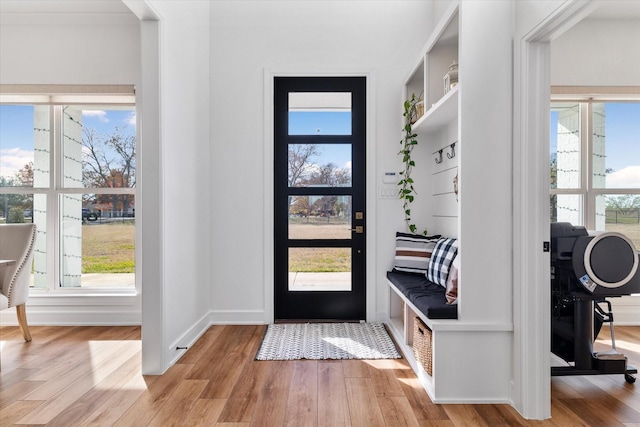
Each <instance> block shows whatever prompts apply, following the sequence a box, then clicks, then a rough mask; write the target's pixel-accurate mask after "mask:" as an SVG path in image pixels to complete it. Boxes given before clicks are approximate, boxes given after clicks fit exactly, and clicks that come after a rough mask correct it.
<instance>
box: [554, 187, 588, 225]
mask: <svg viewBox="0 0 640 427" xmlns="http://www.w3.org/2000/svg"><path fill="white" fill-rule="evenodd" d="M550 208H551V212H550V214H551V215H550V217H551V222H570V223H571V224H573V225H582V218H583V215H582V196H581V195H579V194H552V195H551V203H550Z"/></svg>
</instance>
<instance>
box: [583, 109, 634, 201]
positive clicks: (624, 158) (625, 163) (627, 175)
mask: <svg viewBox="0 0 640 427" xmlns="http://www.w3.org/2000/svg"><path fill="white" fill-rule="evenodd" d="M592 120H593V187H594V188H640V103H637V102H607V103H594V104H593V119H592Z"/></svg>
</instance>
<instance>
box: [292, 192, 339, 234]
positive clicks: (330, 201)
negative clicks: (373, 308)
mask: <svg viewBox="0 0 640 427" xmlns="http://www.w3.org/2000/svg"><path fill="white" fill-rule="evenodd" d="M289 200H290V203H289V238H290V239H351V196H289Z"/></svg>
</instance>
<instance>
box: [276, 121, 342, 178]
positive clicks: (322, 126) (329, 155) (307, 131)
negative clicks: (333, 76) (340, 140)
mask: <svg viewBox="0 0 640 427" xmlns="http://www.w3.org/2000/svg"><path fill="white" fill-rule="evenodd" d="M289 134H290V135H350V134H351V111H323V112H313V111H289ZM318 148H319V150H320V151H321V153H322V154H321V156H318V157H317V158H315V159H313V160H314V162H315V163H317V164H318V165H324V164H327V163H333V164H334V165H336V166H338V167H340V168H349V169H350V168H351V146H350V145H347V144H320V145H319V146H318Z"/></svg>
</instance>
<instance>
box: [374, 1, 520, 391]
mask: <svg viewBox="0 0 640 427" xmlns="http://www.w3.org/2000/svg"><path fill="white" fill-rule="evenodd" d="M434 16H436V17H439V19H436V22H435V24H434V25H433V27H432V28H433V31H432V32H431V36H430V37H429V38H428V39H427V41H426V44H425V46H424V48H423V49H422V50H421V51H420V52H419V55H418V57H417V58H416V61H415V62H414V63H413V64H411V67H410V68H409V72H408V76H407V77H406V79H405V83H404V87H403V88H402V89H403V93H402V96H403V100H411V99H412V98H414V99H419V100H420V101H421V102H422V105H424V108H422V107H421V108H420V109H419V111H418V113H417V117H415V120H414V121H413V122H412V123H411V128H410V131H409V133H410V134H415V139H416V140H417V144H416V146H415V148H414V150H413V154H412V158H413V159H415V160H416V161H415V163H416V165H415V168H414V169H413V172H412V175H411V177H412V179H413V181H415V184H414V185H415V190H416V198H415V200H414V201H413V203H412V205H411V218H412V220H413V221H416V222H419V224H418V227H419V229H420V230H422V229H423V227H424V228H426V229H428V232H429V234H432V235H433V236H431V237H434V236H435V235H442V236H446V237H447V238H450V239H455V240H456V245H457V248H458V252H457V255H456V256H457V257H460V256H461V258H458V259H457V269H458V271H457V274H458V276H457V284H458V288H457V295H456V296H455V298H454V300H451V299H449V300H448V299H447V298H446V296H447V295H446V294H447V290H446V285H445V283H444V282H443V281H440V282H439V283H436V285H435V287H434V286H432V285H433V283H431V284H429V283H427V282H438V281H437V280H436V281H432V280H430V279H431V277H429V280H427V279H426V278H425V276H424V274H423V275H422V276H420V274H419V273H418V274H416V272H415V271H414V272H413V274H406V275H405V274H404V273H396V272H397V270H398V269H397V267H398V265H397V263H396V265H394V268H393V271H390V272H388V273H387V277H385V278H384V279H385V283H387V285H388V288H387V289H388V291H389V308H388V310H389V311H388V312H389V322H388V325H389V330H390V332H391V334H392V336H393V337H394V339H395V341H396V343H397V344H398V346H399V347H400V349H401V350H402V352H403V353H404V355H405V356H406V358H407V360H408V362H409V364H410V365H411V367H412V368H413V370H414V371H415V373H416V375H417V377H418V379H419V380H420V382H421V384H422V385H423V387H424V388H425V390H426V391H427V393H428V394H429V396H430V398H431V399H432V400H433V402H435V403H512V402H513V399H514V394H515V393H517V391H514V390H513V387H514V372H517V369H514V363H519V361H520V360H523V359H526V357H527V355H526V354H513V351H514V350H513V349H514V348H519V347H517V346H516V347H514V342H515V341H517V340H518V339H520V338H519V337H517V336H514V333H513V329H514V328H513V323H514V319H515V321H522V320H521V319H519V318H518V317H517V313H516V314H514V313H513V311H512V310H513V309H512V307H513V306H512V301H513V298H514V295H513V286H512V277H513V275H512V271H511V267H510V266H511V265H512V264H513V263H512V259H511V256H512V255H511V250H510V248H511V244H512V240H511V237H512V236H511V230H512V224H511V209H512V207H511V205H510V199H509V197H501V196H500V194H504V195H505V196H508V195H509V194H510V192H511V183H510V181H509V180H510V177H511V170H510V166H509V165H510V163H509V161H510V152H509V150H508V148H507V149H506V150H505V147H504V146H503V145H504V141H509V140H510V131H511V130H510V129H509V128H508V126H506V124H508V123H509V119H510V118H509V117H506V116H504V114H503V112H505V111H506V112H509V111H510V97H508V96H504V97H503V96H496V94H501V93H507V94H509V93H510V91H511V82H510V81H509V79H508V78H507V77H508V75H509V74H508V72H505V73H502V70H509V69H510V67H511V63H510V62H509V54H508V53H509V52H510V51H511V36H510V34H509V33H508V32H504V31H502V30H500V29H501V28H508V26H509V24H508V23H509V19H510V16H509V14H508V8H504V7H502V5H500V4H499V2H496V4H495V5H492V7H491V8H488V9H487V8H486V7H477V6H476V5H475V4H474V2H462V1H460V2H459V1H452V2H450V3H444V2H436V4H435V5H434ZM487 28H490V29H494V28H495V29H496V31H495V32H494V31H489V30H487ZM503 116H504V117H503ZM487 153H491V156H490V158H491V161H487V158H488V156H487ZM483 159H484V160H483ZM507 159H509V161H507ZM495 230H501V232H500V233H496V232H495ZM403 232H404V231H403ZM418 234H419V232H418ZM418 234H414V236H417V235H418ZM396 245H398V242H397V236H396ZM397 248H398V246H396V261H397V259H398V253H399V252H403V253H404V252H406V251H398V250H397ZM423 268H424V267H423ZM438 286H439V287H440V288H438ZM520 380H521V379H519V378H517V379H516V381H520ZM516 398H517V397H516Z"/></svg>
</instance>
